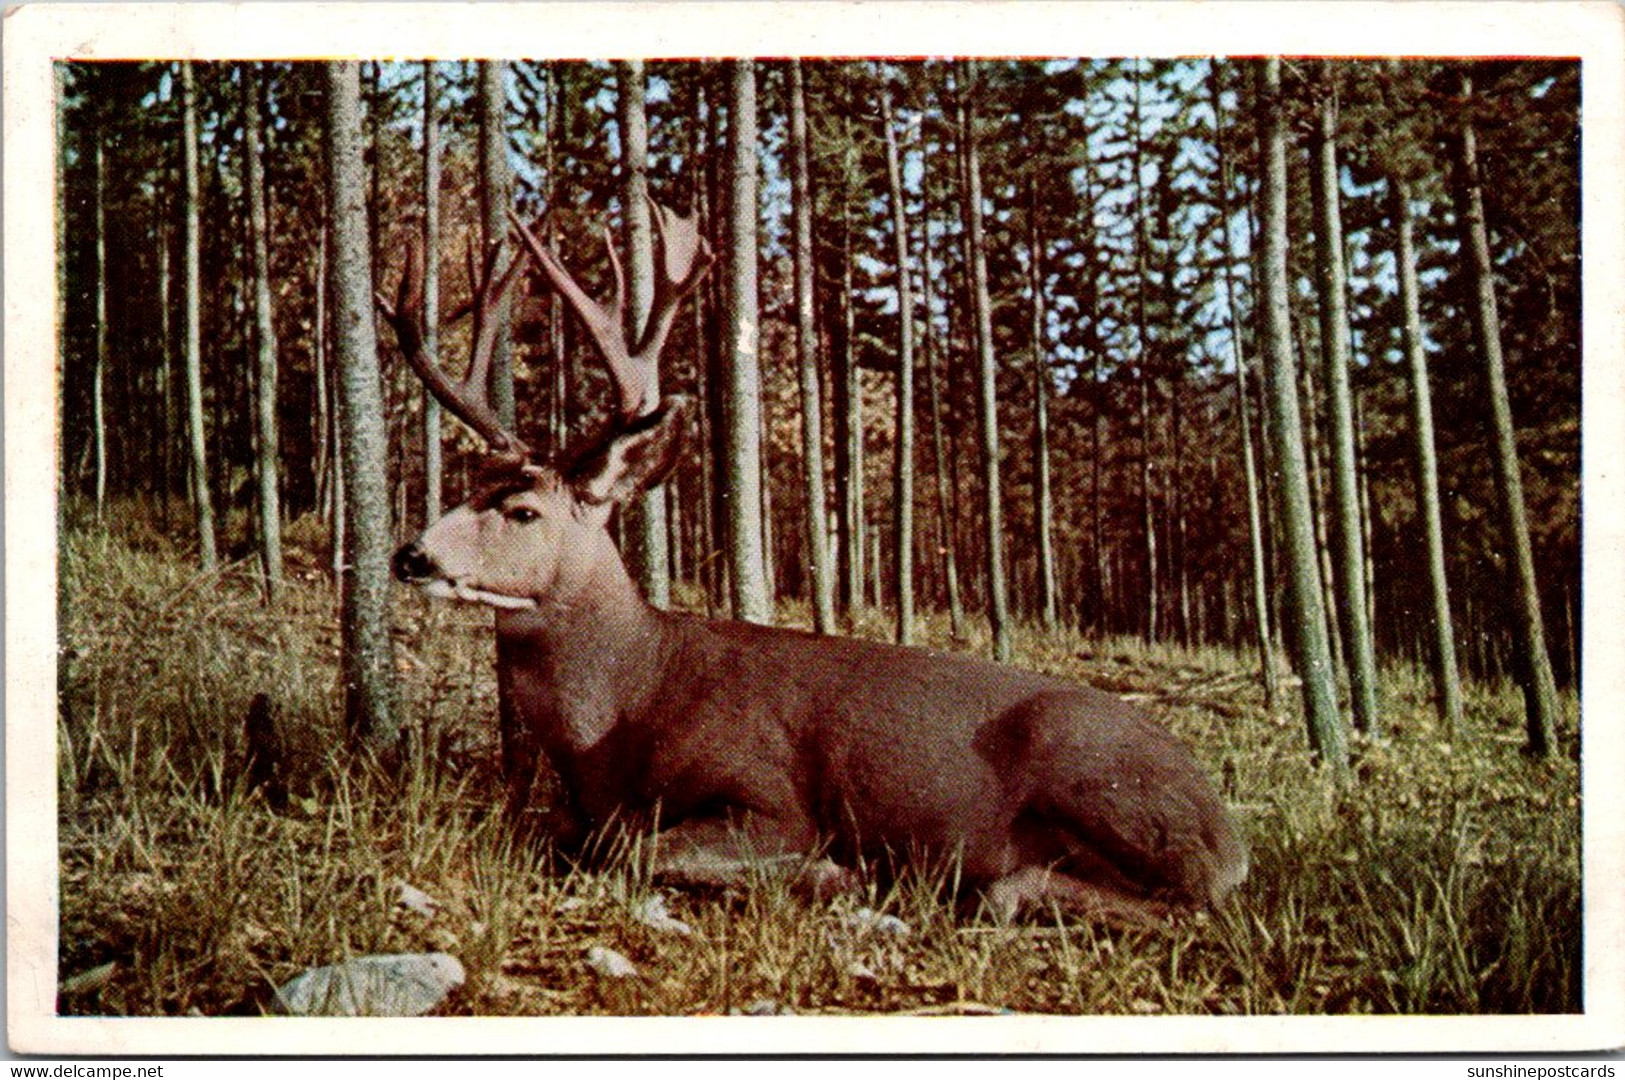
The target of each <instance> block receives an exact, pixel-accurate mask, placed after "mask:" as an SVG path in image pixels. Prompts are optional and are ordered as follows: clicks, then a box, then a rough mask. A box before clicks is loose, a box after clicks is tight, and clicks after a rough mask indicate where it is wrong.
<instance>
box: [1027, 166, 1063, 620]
mask: <svg viewBox="0 0 1625 1080" xmlns="http://www.w3.org/2000/svg"><path fill="white" fill-rule="evenodd" d="M1027 229H1028V235H1027V273H1028V279H1027V291H1028V303H1029V312H1030V314H1031V317H1032V326H1031V330H1032V349H1033V355H1032V361H1033V522H1034V524H1035V526H1036V528H1037V530H1038V536H1037V537H1036V540H1037V546H1038V612H1039V617H1040V619H1041V620H1042V621H1043V624H1044V629H1045V630H1048V631H1050V632H1052V633H1053V632H1054V630H1055V629H1056V627H1057V626H1058V625H1059V622H1060V618H1059V610H1058V609H1059V606H1060V604H1059V598H1058V597H1057V595H1056V592H1057V590H1056V580H1055V537H1054V532H1055V503H1054V499H1053V496H1052V492H1051V487H1050V473H1049V394H1050V371H1049V354H1048V350H1047V349H1046V348H1045V346H1044V239H1043V232H1042V230H1041V229H1040V228H1039V221H1038V181H1037V180H1036V179H1033V178H1029V179H1028V181H1027Z"/></svg>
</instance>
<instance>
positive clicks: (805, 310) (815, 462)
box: [789, 60, 835, 634]
mask: <svg viewBox="0 0 1625 1080" xmlns="http://www.w3.org/2000/svg"><path fill="white" fill-rule="evenodd" d="M789 97H790V144H789V153H790V215H791V233H792V236H791V258H792V260H793V261H794V270H793V276H794V279H795V305H796V372H797V377H798V383H799V386H800V390H801V454H802V459H803V462H804V464H803V470H802V476H803V478H804V481H805V497H806V501H807V508H806V515H805V527H806V533H807V563H808V572H809V579H810V589H811V594H812V595H811V599H812V609H813V628H814V629H815V630H817V631H818V632H819V633H820V634H829V633H833V632H834V630H835V581H834V577H833V574H832V572H831V566H830V557H829V523H828V517H827V513H828V511H827V508H826V506H825V503H824V405H823V389H822V380H820V379H819V376H818V326H817V321H816V315H817V307H816V299H817V298H816V296H815V290H814V282H815V278H814V273H813V238H812V216H813V215H812V209H813V208H812V199H813V193H812V169H811V166H810V163H809V161H808V151H807V143H808V137H807V89H806V79H805V76H804V75H803V73H802V69H801V61H800V60H791V61H790V65H789Z"/></svg>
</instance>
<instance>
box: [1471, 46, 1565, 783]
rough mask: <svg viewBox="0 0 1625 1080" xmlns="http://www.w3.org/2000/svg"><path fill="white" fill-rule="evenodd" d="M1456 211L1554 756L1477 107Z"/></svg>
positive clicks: (1512, 559)
mask: <svg viewBox="0 0 1625 1080" xmlns="http://www.w3.org/2000/svg"><path fill="white" fill-rule="evenodd" d="M1461 93H1462V97H1463V98H1465V99H1467V102H1468V105H1469V106H1471V104H1472V94H1473V82H1472V77H1471V76H1470V75H1467V74H1463V75H1462V79H1461ZM1456 150H1457V158H1456V216H1457V221H1458V223H1459V225H1460V228H1461V244H1462V250H1463V251H1464V252H1465V253H1466V256H1467V273H1468V278H1469V280H1470V282H1471V286H1472V292H1473V304H1472V308H1473V310H1472V313H1471V314H1472V321H1473V337H1474V338H1475V340H1476V343H1477V345H1478V352H1479V356H1480V358H1481V359H1482V361H1483V363H1484V374H1485V382H1486V390H1487V392H1488V396H1489V406H1490V420H1491V423H1492V425H1493V428H1494V436H1495V438H1494V442H1493V444H1492V450H1493V451H1494V457H1495V491H1496V497H1497V499H1498V501H1499V502H1500V504H1501V505H1500V508H1499V509H1500V514H1501V527H1502V530H1503V537H1502V542H1503V543H1505V544H1506V546H1507V548H1508V549H1509V550H1508V551H1507V559H1506V563H1507V572H1508V574H1509V575H1510V580H1509V582H1508V584H1509V589H1510V592H1511V596H1510V597H1509V598H1508V599H1509V600H1510V601H1511V604H1510V606H1511V608H1512V623H1513V641H1514V658H1515V660H1514V670H1515V674H1516V676H1517V679H1518V683H1519V685H1520V686H1522V688H1523V701H1524V720H1525V728H1526V734H1527V738H1528V740H1529V741H1528V746H1527V749H1528V752H1529V753H1530V754H1532V755H1533V756H1535V757H1549V756H1551V755H1552V754H1553V753H1554V752H1555V751H1556V749H1557V742H1556V731H1557V713H1558V707H1557V683H1556V681H1555V680H1554V679H1553V677H1552V664H1551V658H1550V655H1549V654H1548V653H1547V651H1546V630H1545V627H1544V625H1543V624H1542V622H1541V614H1540V590H1539V587H1538V585H1537V583H1536V581H1535V559H1534V555H1533V552H1532V550H1531V548H1530V543H1529V522H1528V518H1527V516H1526V513H1525V510H1524V499H1523V479H1522V477H1521V476H1520V467H1519V463H1518V442H1517V436H1516V432H1515V430H1514V428H1513V423H1512V402H1511V398H1510V397H1509V396H1508V394H1507V382H1506V364H1505V361H1504V360H1503V359H1502V356H1501V324H1500V318H1499V316H1498V314H1497V313H1496V301H1495V274H1494V269H1493V267H1492V266H1491V264H1490V240H1489V228H1488V226H1487V224H1486V223H1485V219H1484V194H1483V186H1482V178H1481V177H1480V176H1479V166H1478V141H1477V135H1476V133H1475V132H1474V130H1473V121H1472V114H1471V112H1470V111H1466V112H1463V114H1462V122H1461V133H1460V139H1459V141H1458V143H1457V146H1456Z"/></svg>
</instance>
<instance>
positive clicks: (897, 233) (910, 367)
mask: <svg viewBox="0 0 1625 1080" xmlns="http://www.w3.org/2000/svg"><path fill="white" fill-rule="evenodd" d="M880 124H881V127H882V128H883V130H884V137H885V144H886V182H887V187H888V189H889V191H890V193H891V210H892V237H893V241H894V243H893V258H894V260H895V262H896V264H897V409H896V412H897V442H896V456H895V459H894V462H893V466H892V513H893V520H894V526H893V531H892V571H893V575H894V577H893V580H894V582H895V592H896V594H897V629H896V638H897V643H898V644H899V645H912V644H913V643H914V290H913V288H912V286H911V285H910V283H909V273H908V208H907V205H906V203H905V201H904V194H903V170H902V166H901V164H900V162H899V160H898V153H897V132H896V130H895V128H894V126H893V123H892V103H891V88H890V87H882V88H881V91H880Z"/></svg>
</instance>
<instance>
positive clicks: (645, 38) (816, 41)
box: [3, 0, 1625, 1055]
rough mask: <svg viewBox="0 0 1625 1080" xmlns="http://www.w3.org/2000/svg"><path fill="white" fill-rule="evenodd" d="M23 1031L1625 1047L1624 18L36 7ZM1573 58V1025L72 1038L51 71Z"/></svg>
mask: <svg viewBox="0 0 1625 1080" xmlns="http://www.w3.org/2000/svg"><path fill="white" fill-rule="evenodd" d="M3 45H4V105H5V131H4V138H5V144H4V145H5V189H4V208H5V226H6V232H5V339H4V340H5V368H4V371H5V401H4V431H5V541H6V548H5V560H6V561H5V581H6V592H5V614H6V619H5V644H6V654H5V655H6V660H7V663H6V686H5V718H6V744H5V747H6V775H5V779H6V787H5V795H6V840H7V844H6V854H7V929H8V931H9V934H8V939H7V975H8V978H7V1005H8V1034H9V1038H10V1042H11V1045H12V1047H13V1049H14V1050H16V1051H20V1052H35V1053H76V1054H96V1055H129V1054H157V1055H175V1054H181V1053H185V1054H197V1053H211V1052H212V1053H233V1054H243V1053H264V1054H287V1053H290V1052H300V1053H312V1054H333V1053H362V1054H377V1053H379V1052H381V1051H384V1050H387V1051H388V1052H389V1053H400V1054H437V1053H438V1054H445V1053H453V1054H471V1053H478V1054H563V1053H575V1054H579V1053H610V1054H618V1053H629V1052H631V1053H705V1054H714V1053H718V1052H731V1053H808V1054H829V1053H839V1052H870V1053H932V1054H941V1053H1035V1052H1043V1053H1135V1052H1158V1053H1172V1052H1249V1053H1258V1052H1266V1053H1274V1052H1298V1053H1305V1052H1307V1053H1328V1052H1354V1053H1371V1052H1379V1051H1396V1052H1413V1053H1415V1052H1428V1051H1435V1052H1436V1051H1456V1052H1463V1051H1470V1052H1477V1053H1486V1052H1498V1051H1527V1052H1550V1051H1561V1050H1583V1049H1601V1048H1611V1047H1618V1046H1620V1045H1621V1044H1622V1043H1625V971H1622V965H1621V958H1622V957H1625V919H1622V917H1621V916H1622V908H1625V888H1621V886H1620V882H1621V880H1625V857H1622V856H1625V812H1622V810H1625V807H1622V805H1621V802H1622V800H1621V798H1620V794H1619V791H1620V787H1621V785H1622V784H1625V756H1622V753H1621V749H1622V747H1625V741H1622V740H1621V739H1620V738H1619V734H1620V733H1619V728H1620V724H1621V717H1620V714H1619V707H1620V705H1621V703H1625V687H1622V685H1621V683H1622V680H1625V665H1621V664H1620V663H1619V662H1618V659H1617V655H1616V654H1615V648H1616V647H1617V645H1618V643H1619V641H1620V636H1619V634H1618V633H1617V630H1618V627H1619V621H1620V620H1619V612H1620V601H1621V600H1622V599H1625V590H1622V589H1621V575H1622V574H1625V569H1622V568H1625V529H1622V528H1621V515H1620V514H1619V512H1618V506H1619V495H1620V484H1619V480H1618V471H1619V469H1620V467H1621V463H1622V462H1625V453H1622V450H1625V445H1622V441H1625V440H1622V437H1621V434H1620V432H1619V431H1618V428H1619V425H1620V421H1621V418H1622V417H1625V408H1622V405H1625V401H1622V398H1625V383H1622V378H1621V376H1622V372H1625V366H1622V364H1621V355H1620V353H1621V345H1622V343H1625V306H1622V301H1625V289H1622V287H1621V285H1622V281H1621V279H1622V271H1621V266H1622V249H1625V212H1622V206H1625V198H1622V196H1625V177H1622V172H1621V168H1620V165H1621V153H1620V151H1621V148H1622V146H1625V139H1622V134H1625V124H1622V115H1621V113H1622V109H1625V77H1622V76H1625V64H1622V57H1625V17H1622V14H1621V9H1620V8H1619V7H1618V6H1616V5H1615V4H1613V3H1609V2H1606V0H1598V2H1588V3H1567V2H1552V3H1481V2H1479V3H1433V2H1411V3H1353V2H1351V3H1279V2H1259V3H1247V2H1241V3H1231V2H1208V3H1185V2H1164V3H1080V2H1069V3H1055V2H1050V3H1040V2H1026V0H1006V2H958V3H940V2H939V3H930V2H919V3H912V2H893V0H888V2H868V3H837V2H807V0H787V2H772V3H768V2H753V0H744V2H726V3H687V2H678V0H662V2H652V3H535V4H446V3H428V4H405V3H402V4H375V3H351V4H284V3H253V4H129V5H119V4H36V5H31V6H23V7H19V8H13V9H10V10H8V11H7V12H6V15H5V21H4V39H3ZM1272 53H1283V54H1295V55H1323V56H1383V55H1409V56H1425V55H1451V56H1458V55H1459V56H1472V55H1519V56H1522V55H1558V56H1575V57H1579V58H1581V59H1582V61H1583V63H1584V69H1583V70H1584V76H1583V79H1584V85H1583V131H1584V140H1585V145H1584V162H1583V168H1584V178H1585V204H1584V221H1583V245H1584V252H1585V280H1584V304H1585V313H1586V314H1585V350H1584V353H1585V361H1584V362H1585V371H1584V399H1583V403H1582V417H1583V419H1582V424H1583V450H1584V457H1583V476H1582V483H1583V491H1584V522H1583V524H1584V552H1585V562H1584V596H1585V600H1586V601H1587V603H1586V604H1585V619H1584V626H1585V641H1584V643H1583V649H1584V661H1585V672H1586V686H1585V694H1584V703H1583V705H1584V711H1585V717H1586V748H1587V755H1586V760H1585V762H1584V763H1583V775H1584V781H1585V792H1586V806H1585V868H1586V885H1587V887H1586V894H1585V897H1586V909H1585V915H1586V949H1585V968H1586V970H1585V998H1584V1000H1585V1004H1586V1013H1585V1014H1584V1015H1583V1016H1574V1017H1506V1016H1484V1017H1422V1018H1417V1017H1403V1018H1399V1017H1286V1018H1279V1017H1246V1018H1209V1017H1186V1018H1138V1017H1135V1018H1128V1017H993V1018H975V1019H940V1018H932V1019H917V1018H916V1019H899V1018H883V1017H882V1018H861V1017H858V1018H850V1019H846V1018H842V1019H829V1020H826V1019H814V1018H794V1017H791V1018H727V1017H718V1018H707V1019H698V1018H650V1019H635V1020H634V1019H610V1018H601V1017H581V1018H541V1019H523V1020H509V1019H473V1020H470V1019H451V1018H447V1019H431V1020H368V1021H314V1020H289V1019H266V1020H257V1019H155V1020H144V1019H95V1018H60V1017H57V1016H55V1015H54V1014H53V1012H52V1010H53V1007H54V1000H55V985H56V973H55V955H56V936H55V912H56V906H57V892H56V844H55V837H56V826H55V786H54V785H55V780H54V778H55V775H56V770H55V768H54V745H55V743H54V737H55V710H54V702H55V700H56V695H55V673H56V662H55V661H56V657H55V641H56V631H55V612H56V567H55V552H56V545H55V523H56V502H55V490H54V485H55V466H54V463H55V460H56V437H57V432H56V422H57V421H56V402H55V384H56V380H55V373H56V363H55V357H54V352H53V350H54V345H55V343H54V335H53V326H54V322H55V307H56V296H55V287H56V279H55V273H54V266H55V257H54V251H55V237H54V229H53V213H54V203H53V197H52V180H53V169H54V162H55V154H54V127H53V112H52V102H53V84H52V71H51V62H52V60H53V59H58V58H70V57H71V58H81V59H121V58H137V57H159V56H163V57H177V58H219V59H243V58H264V59H294V58H315V57H326V56H350V57H377V58H396V57H399V58H413V59H423V58H430V57H435V58H451V57H468V56H487V57H630V56H638V57H645V58H662V57H700V56H729V55H751V56H762V57H782V56H791V55H797V56H876V55H899V56H921V55H952V54H961V55H979V56H1001V55H1004V56H1009V55H1017V56H1047V55H1058V56H1059V55H1064V56H1114V55H1115V56H1135V55H1143V56H1174V55H1196V56H1206V55H1225V56H1240V55H1265V54H1272Z"/></svg>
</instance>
